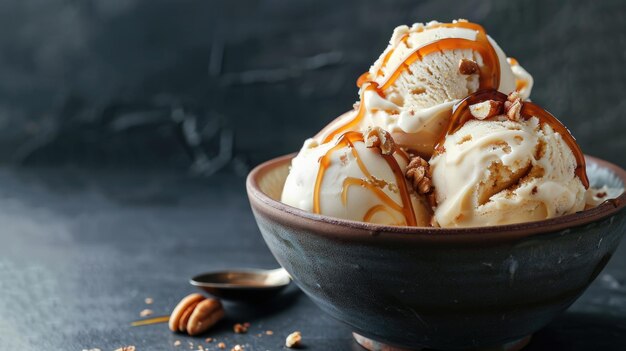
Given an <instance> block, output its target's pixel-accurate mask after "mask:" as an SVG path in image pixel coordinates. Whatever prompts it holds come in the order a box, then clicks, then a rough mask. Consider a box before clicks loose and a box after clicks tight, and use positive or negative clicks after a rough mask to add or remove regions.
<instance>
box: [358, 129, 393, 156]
mask: <svg viewBox="0 0 626 351" xmlns="http://www.w3.org/2000/svg"><path fill="white" fill-rule="evenodd" d="M363 137H364V138H365V146H366V147H368V148H372V147H378V148H380V151H381V153H382V154H383V155H391V154H393V152H394V151H395V149H396V143H395V142H394V141H393V138H392V137H391V134H389V132H388V131H386V130H384V129H382V128H380V127H369V128H367V131H366V132H365V134H364V135H363Z"/></svg>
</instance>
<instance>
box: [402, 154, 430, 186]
mask: <svg viewBox="0 0 626 351" xmlns="http://www.w3.org/2000/svg"><path fill="white" fill-rule="evenodd" d="M406 179H408V180H409V181H410V182H411V185H413V189H415V191H416V192H417V193H418V194H422V195H425V194H428V193H430V192H431V191H432V190H433V186H432V181H431V179H430V165H429V164H428V162H426V160H424V159H423V158H421V157H419V156H415V157H413V158H411V162H409V165H408V166H407V167H406Z"/></svg>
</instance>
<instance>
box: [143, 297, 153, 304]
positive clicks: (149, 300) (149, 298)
mask: <svg viewBox="0 0 626 351" xmlns="http://www.w3.org/2000/svg"><path fill="white" fill-rule="evenodd" d="M143 301H144V302H145V303H146V305H152V303H153V302H154V299H152V298H151V297H146V299H145V300H143Z"/></svg>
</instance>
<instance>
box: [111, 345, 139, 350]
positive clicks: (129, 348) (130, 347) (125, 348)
mask: <svg viewBox="0 0 626 351" xmlns="http://www.w3.org/2000/svg"><path fill="white" fill-rule="evenodd" d="M115 351H135V346H133V345H128V346H122V347H120V348H119V349H115Z"/></svg>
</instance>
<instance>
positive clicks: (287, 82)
mask: <svg viewBox="0 0 626 351" xmlns="http://www.w3.org/2000/svg"><path fill="white" fill-rule="evenodd" d="M459 17H462V18H468V19H470V20H472V21H476V22H479V23H481V24H483V25H484V26H485V27H486V28H487V30H488V32H489V33H490V35H491V36H492V37H494V38H495V39H496V40H497V41H498V43H499V44H500V46H502V47H503V48H504V50H505V51H506V52H507V54H508V55H510V56H513V57H516V58H517V59H519V61H520V62H521V63H522V64H523V65H524V66H525V67H526V68H527V69H528V71H529V72H531V73H532V74H533V75H534V77H535V88H534V91H533V92H534V94H533V97H532V98H533V100H534V101H536V102H539V103H540V104H542V105H543V106H545V107H546V108H547V109H548V110H550V111H552V112H553V113H554V114H555V115H557V116H558V117H559V118H560V119H561V120H563V121H564V122H565V123H566V124H567V125H568V126H569V127H570V129H571V131H572V133H573V134H574V135H575V136H576V137H577V138H578V140H579V142H580V143H581V145H582V147H583V150H585V151H586V152H587V153H589V154H593V155H597V156H601V157H605V158H607V159H609V160H611V161H613V162H616V163H618V164H621V165H622V166H626V158H624V156H623V152H624V150H626V132H625V131H624V130H625V129H626V118H624V116H623V111H624V109H625V108H626V100H625V99H623V98H622V95H623V91H624V90H626V70H625V69H624V68H623V65H624V64H625V62H626V60H625V59H626V4H625V3H624V2H623V1H621V0H607V1H593V2H592V1H567V2H565V1H546V0H541V1H539V0H519V1H496V0H491V1H476V0H470V1H462V2H461V1H458V2H457V1H408V0H398V1H392V0H384V1H356V0H350V1H341V2H339V1H329V0H316V1H313V0H310V1H297V2H296V1H276V0H273V1H248V0H245V1H202V0H179V1H166V0H150V1H148V0H84V1H68V0H28V1H3V2H0V77H2V79H0V162H4V163H17V164H25V165H55V164H76V165H82V166H101V167H136V166H142V167H147V166H149V167H167V168H175V169H181V170H185V169H188V168H189V167H195V168H196V169H200V171H202V170H203V169H204V170H205V171H207V161H206V160H210V159H212V157H213V156H214V155H213V153H215V151H214V150H215V149H216V148H217V146H216V145H217V144H219V142H220V141H219V140H220V135H219V133H215V130H216V129H218V128H225V129H227V130H232V131H234V149H233V150H230V148H227V150H226V151H224V152H223V155H222V158H223V159H226V160H228V159H230V158H231V155H236V157H237V162H235V163H236V164H235V166H237V164H239V165H240V166H242V165H243V164H244V163H245V162H247V163H250V164H254V163H257V162H260V161H263V160H264V159H266V158H269V157H272V156H275V155H279V154H282V153H287V152H291V151H295V150H297V149H298V148H299V147H300V144H301V142H302V141H303V140H304V139H305V138H306V137H308V136H311V135H312V134H314V133H315V132H316V131H317V130H319V129H320V128H321V127H322V126H323V125H324V124H325V123H327V122H328V121H330V120H331V119H332V118H333V117H335V116H337V115H339V114H340V113H342V112H343V111H345V110H347V109H349V108H350V107H351V105H352V103H353V102H354V101H355V100H356V98H357V91H356V87H355V85H354V81H355V79H356V77H358V75H359V74H360V73H361V72H363V71H365V70H366V69H367V68H368V67H369V65H370V64H371V63H372V62H373V60H374V59H375V58H376V57H377V55H379V53H380V52H381V51H382V50H383V49H384V47H385V46H386V43H387V41H388V40H389V37H390V34H391V31H392V29H393V28H394V27H395V26H396V25H399V24H411V23H413V22H416V21H428V20H431V19H438V20H442V21H448V20H451V19H454V18H459ZM231 137H232V135H231V134H230V133H228V132H227V133H223V134H222V135H221V140H222V141H221V142H222V145H231V143H230V141H231ZM246 160H247V161H246ZM213 166H215V165H213ZM208 168H210V167H208ZM210 171H211V170H210V169H209V170H208V171H207V172H210Z"/></svg>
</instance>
